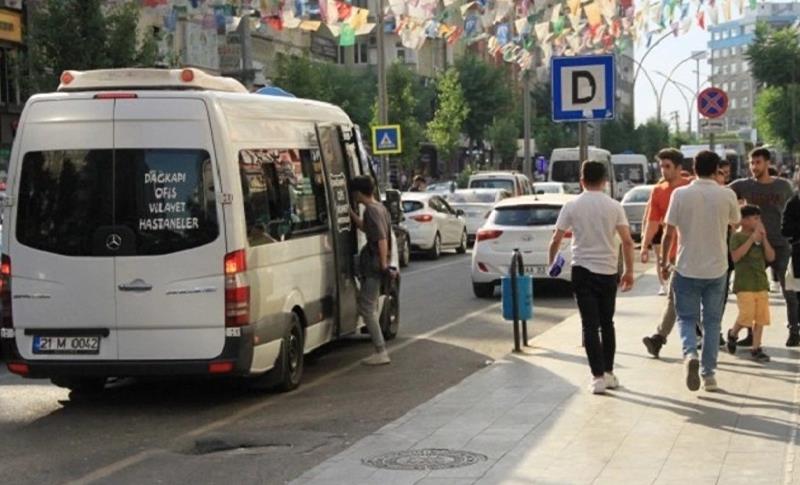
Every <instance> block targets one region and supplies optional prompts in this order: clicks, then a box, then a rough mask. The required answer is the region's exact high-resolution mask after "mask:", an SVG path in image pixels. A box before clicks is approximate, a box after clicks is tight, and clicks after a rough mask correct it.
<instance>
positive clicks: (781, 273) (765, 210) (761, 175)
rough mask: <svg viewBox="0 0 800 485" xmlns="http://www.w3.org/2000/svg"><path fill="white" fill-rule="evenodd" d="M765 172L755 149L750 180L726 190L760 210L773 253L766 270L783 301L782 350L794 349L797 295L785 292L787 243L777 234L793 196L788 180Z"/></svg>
mask: <svg viewBox="0 0 800 485" xmlns="http://www.w3.org/2000/svg"><path fill="white" fill-rule="evenodd" d="M769 169H770V153H769V150H767V149H766V148H756V149H755V150H753V151H752V152H750V172H751V173H752V174H753V176H752V177H751V178H746V179H739V180H736V181H734V182H733V183H732V184H731V185H730V188H731V189H732V190H733V191H734V192H736V197H737V198H738V199H739V200H744V201H746V202H747V203H748V204H752V205H755V206H758V208H759V209H761V220H762V221H763V223H764V227H765V228H766V230H767V239H768V240H769V243H770V244H771V245H772V247H773V249H775V260H774V261H773V262H772V263H770V266H771V267H772V269H773V271H774V274H775V275H776V276H777V277H778V281H779V282H780V285H781V291H783V298H784V300H785V301H786V318H787V326H788V327H789V337H788V338H787V340H786V346H787V347H797V346H799V345H800V315H798V307H797V305H798V301H797V294H796V293H795V292H793V291H786V268H788V267H789V258H790V257H791V255H792V249H791V246H790V245H789V241H788V240H787V239H786V238H785V237H783V235H782V234H781V219H782V217H783V210H784V208H785V207H786V202H788V201H789V199H791V198H792V196H793V195H794V189H793V188H792V184H791V182H789V181H788V180H786V179H782V178H778V177H774V176H772V175H770V174H769ZM748 340H749V342H742V343H740V345H744V346H746V345H751V344H752V336H750V337H748Z"/></svg>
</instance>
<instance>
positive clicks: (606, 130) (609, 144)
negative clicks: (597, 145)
mask: <svg viewBox="0 0 800 485" xmlns="http://www.w3.org/2000/svg"><path fill="white" fill-rule="evenodd" d="M601 140H602V144H601V146H602V147H603V148H605V149H606V150H608V151H610V152H611V153H622V152H624V151H625V150H631V151H636V149H637V148H638V147H639V138H638V137H637V135H636V129H635V128H634V124H633V115H632V113H623V114H622V115H621V116H620V117H619V119H616V120H613V121H607V122H605V123H603V125H602V131H601Z"/></svg>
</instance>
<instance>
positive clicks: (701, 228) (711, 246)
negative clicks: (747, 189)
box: [661, 150, 741, 392]
mask: <svg viewBox="0 0 800 485" xmlns="http://www.w3.org/2000/svg"><path fill="white" fill-rule="evenodd" d="M719 161H720V158H719V155H717V154H716V153H714V152H711V151H708V150H704V151H702V152H700V153H698V154H697V156H696V157H695V160H694V171H695V174H696V175H697V178H696V179H695V180H694V181H693V182H692V183H691V184H689V185H687V186H684V187H681V188H679V189H676V190H675V192H673V193H672V199H671V200H670V203H669V209H667V217H666V219H665V222H666V224H667V227H666V232H665V233H664V239H663V241H662V245H661V255H662V257H665V256H667V255H668V254H669V249H670V247H671V246H672V244H673V242H674V241H675V238H676V236H680V237H679V244H678V260H677V262H676V264H675V270H674V274H673V277H672V289H673V291H674V292H675V313H676V314H677V317H678V328H679V329H680V334H681V341H682V344H683V355H684V358H685V365H686V386H687V387H688V388H689V390H692V391H696V390H698V389H700V377H701V375H702V378H703V387H704V388H705V390H706V391H709V392H713V391H716V390H717V389H718V388H717V380H716V377H715V375H714V374H715V372H716V369H717V354H718V353H719V329H720V323H721V320H722V311H723V309H724V307H725V287H726V286H727V280H728V244H727V240H728V227H729V226H730V225H732V224H738V223H739V221H740V220H741V214H740V212H739V204H738V202H737V200H736V194H735V193H734V192H733V191H732V190H731V189H729V188H727V187H722V186H720V185H719V184H718V183H717V182H716V180H714V176H715V175H716V174H717V169H718V167H719ZM661 261H662V266H661V272H662V274H669V272H670V269H671V268H670V264H669V259H668V258H667V259H662V260H661ZM701 313H702V327H701V328H703V356H702V357H703V358H702V365H703V369H702V372H701V373H700V360H699V359H698V356H697V334H696V332H695V329H696V328H697V327H698V326H700V325H701V321H700V316H701Z"/></svg>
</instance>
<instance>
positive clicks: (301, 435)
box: [0, 255, 580, 485]
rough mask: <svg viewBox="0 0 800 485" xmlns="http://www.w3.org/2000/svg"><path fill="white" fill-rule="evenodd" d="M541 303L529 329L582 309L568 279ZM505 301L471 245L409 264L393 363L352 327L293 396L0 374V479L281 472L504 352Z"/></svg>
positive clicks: (507, 344)
mask: <svg viewBox="0 0 800 485" xmlns="http://www.w3.org/2000/svg"><path fill="white" fill-rule="evenodd" d="M535 306H536V317H535V319H534V321H533V322H531V323H530V324H529V325H530V326H529V329H530V331H531V334H532V336H534V337H535V335H537V334H539V333H541V332H543V331H545V330H546V329H548V328H550V327H551V326H553V325H555V324H557V323H558V322H560V321H562V320H563V319H564V318H566V317H567V316H569V315H571V314H572V313H573V312H574V311H575V307H574V303H573V301H572V298H571V297H570V295H569V293H568V290H567V289H566V288H565V286H562V285H556V286H551V285H547V286H537V287H536V301H535ZM500 312H501V310H500V299H499V297H496V298H495V299H493V300H479V299H476V298H475V297H474V296H473V294H472V289H471V284H470V278H469V255H464V256H456V255H445V256H443V257H442V258H441V259H440V260H438V261H424V260H422V261H415V262H413V263H412V265H411V266H410V267H409V268H407V269H406V270H404V274H403V288H402V295H401V326H400V336H399V337H398V338H397V339H396V340H395V341H394V342H392V343H391V345H390V351H391V352H392V358H393V362H392V365H390V366H384V367H380V368H367V367H364V366H361V365H360V364H359V360H360V359H361V358H363V357H365V356H367V355H369V353H370V351H371V345H370V343H369V339H368V337H367V336H359V337H353V338H349V339H346V340H343V341H340V342H337V343H334V344H332V345H330V346H328V347H326V348H325V349H323V350H322V351H320V352H317V353H315V354H314V355H313V356H311V358H310V359H309V360H307V363H306V374H305V377H304V381H303V384H302V386H301V387H300V388H299V389H298V390H297V391H295V392H292V393H288V394H276V393H257V392H254V391H249V390H247V389H244V388H243V387H242V386H241V385H240V384H239V383H237V382H231V381H224V380H223V381H203V380H194V381H186V380H182V381H177V380H158V381H142V380H137V381H134V380H126V381H121V382H118V383H115V384H113V385H112V386H110V388H109V389H107V390H106V391H105V392H104V393H103V395H102V396H100V397H99V398H95V399H91V400H80V399H71V398H70V396H69V394H68V392H67V391H66V390H63V389H60V388H57V387H55V386H52V385H50V384H49V382H47V381H34V380H23V379H20V378H18V377H16V376H12V375H9V374H7V373H6V372H5V370H3V371H0V483H3V484H7V485H10V484H45V483H108V484H112V483H113V484H141V483H187V482H190V483H194V484H206V483H208V484H212V483H237V484H249V483H253V484H255V483H258V484H264V483H285V482H287V481H289V480H291V479H293V478H295V477H297V476H299V475H300V474H302V472H303V471H305V470H307V469H309V468H311V467H313V466H314V465H316V464H317V463H319V462H321V461H323V460H324V459H326V458H328V457H330V456H332V455H333V454H335V453H338V452H339V451H341V450H343V449H344V448H346V447H347V446H349V445H350V444H351V443H353V442H354V441H356V440H358V439H359V438H361V437H363V436H364V435H366V434H369V433H371V432H373V431H375V430H377V429H378V428H380V427H381V426H383V425H384V424H386V423H388V422H391V421H393V420H394V419H396V418H398V417H400V416H402V415H403V414H405V413H406V412H407V411H409V410H410V409H412V408H413V407H415V406H417V405H419V404H421V403H423V402H425V401H427V400H428V399H430V398H432V397H433V396H435V395H436V394H438V393H440V392H442V391H444V390H446V389H447V388H449V387H451V386H453V385H455V384H457V383H458V382H459V381H461V380H462V379H464V378H465V377H466V376H468V375H470V374H472V373H473V372H475V371H477V370H478V369H480V368H482V367H483V366H486V365H490V364H491V362H492V361H493V359H496V358H498V357H501V356H503V355H505V354H507V353H508V352H509V351H510V350H511V348H512V344H513V338H512V328H511V326H510V325H509V324H508V323H506V322H504V321H503V320H502V318H501V314H500ZM575 338H576V341H577V339H579V338H580V331H579V329H577V328H576V331H575Z"/></svg>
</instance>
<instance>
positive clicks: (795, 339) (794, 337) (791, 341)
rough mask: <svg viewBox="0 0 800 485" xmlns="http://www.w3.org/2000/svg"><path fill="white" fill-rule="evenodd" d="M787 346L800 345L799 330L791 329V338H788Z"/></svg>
mask: <svg viewBox="0 0 800 485" xmlns="http://www.w3.org/2000/svg"><path fill="white" fill-rule="evenodd" d="M786 346H787V347H798V346H800V332H798V331H797V330H792V331H790V332H789V338H788V339H786Z"/></svg>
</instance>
